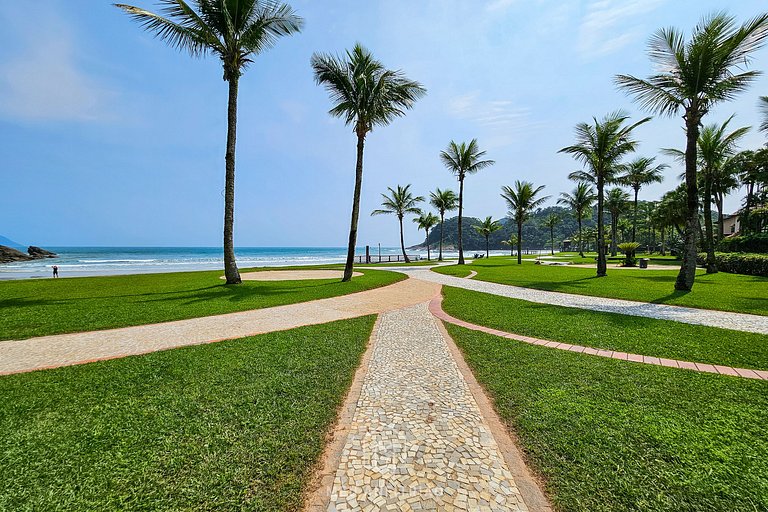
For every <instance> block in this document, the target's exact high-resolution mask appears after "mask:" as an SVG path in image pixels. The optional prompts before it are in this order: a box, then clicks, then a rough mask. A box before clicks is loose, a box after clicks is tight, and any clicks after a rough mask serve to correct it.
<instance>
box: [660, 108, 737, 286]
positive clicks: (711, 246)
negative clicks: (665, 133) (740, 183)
mask: <svg viewBox="0 0 768 512" xmlns="http://www.w3.org/2000/svg"><path fill="white" fill-rule="evenodd" d="M732 120H733V116H731V117H729V118H728V119H726V120H725V122H723V123H722V124H717V123H713V124H709V125H707V126H705V127H704V128H702V129H701V131H700V133H699V139H698V141H697V143H696V146H697V159H698V165H699V170H700V173H699V178H700V181H701V183H702V185H703V186H702V187H701V192H702V197H703V201H702V205H703V210H704V246H705V248H706V252H707V261H706V267H707V274H715V273H717V264H716V263H715V235H714V230H713V227H712V201H713V200H716V198H715V195H714V187H715V184H716V183H718V182H720V184H721V185H724V183H723V179H724V175H725V174H726V172H727V170H726V166H727V164H728V160H729V159H730V158H732V157H733V156H734V155H735V154H736V144H737V143H738V141H739V139H740V138H742V137H743V136H744V135H745V134H746V133H747V132H748V131H749V127H748V126H745V127H742V128H738V129H736V130H733V131H732V132H730V133H726V131H727V129H728V125H729V124H730V122H731V121H732ZM663 151H664V152H665V153H666V154H668V155H671V156H673V157H675V158H677V159H679V160H682V161H685V153H684V152H683V151H680V150H679V149H664V150H663ZM718 204H720V203H718ZM720 211H721V212H722V208H720ZM720 215H721V216H722V213H720ZM721 232H722V228H721Z"/></svg>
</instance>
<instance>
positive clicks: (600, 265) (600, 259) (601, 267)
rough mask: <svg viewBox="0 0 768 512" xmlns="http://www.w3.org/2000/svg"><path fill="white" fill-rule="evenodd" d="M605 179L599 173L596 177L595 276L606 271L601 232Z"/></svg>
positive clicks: (603, 239)
mask: <svg viewBox="0 0 768 512" xmlns="http://www.w3.org/2000/svg"><path fill="white" fill-rule="evenodd" d="M604 186H605V181H604V178H603V176H602V173H600V176H598V177H597V277H605V276H606V274H607V272H608V264H607V261H606V259H605V233H603V224H604V221H605V219H603V201H604V197H603V188H604Z"/></svg>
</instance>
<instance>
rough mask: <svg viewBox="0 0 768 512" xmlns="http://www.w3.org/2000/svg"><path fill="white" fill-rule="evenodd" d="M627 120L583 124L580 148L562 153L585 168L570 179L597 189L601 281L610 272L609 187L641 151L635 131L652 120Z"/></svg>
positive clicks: (618, 115)
mask: <svg viewBox="0 0 768 512" xmlns="http://www.w3.org/2000/svg"><path fill="white" fill-rule="evenodd" d="M627 119H629V117H628V116H627V114H625V113H624V112H621V111H617V112H613V113H611V114H608V115H607V116H605V117H604V118H603V119H602V120H598V119H597V118H592V120H593V121H594V124H589V123H579V124H577V125H576V144H574V145H572V146H567V147H564V148H563V149H561V150H560V153H568V154H570V155H571V156H573V157H574V158H575V159H576V160H577V161H579V162H581V163H582V164H584V167H585V170H583V171H575V172H572V173H571V174H570V175H569V176H568V178H570V179H572V180H575V181H586V182H589V183H592V184H594V185H595V187H596V188H597V277H603V276H605V275H606V274H607V270H608V264H607V261H606V258H605V238H604V237H605V231H604V229H603V212H604V206H605V205H604V203H605V185H606V184H610V183H614V182H615V181H616V174H617V172H618V171H619V169H620V168H621V163H620V162H621V159H622V158H624V156H626V155H627V154H629V153H631V152H633V151H634V150H635V148H636V147H637V141H636V140H635V139H633V138H632V131H633V130H634V129H635V128H636V127H638V126H639V125H641V124H643V123H647V122H648V121H650V120H651V118H650V117H646V118H644V119H641V120H640V121H638V122H636V123H634V124H628V125H625V124H624V123H625V121H627Z"/></svg>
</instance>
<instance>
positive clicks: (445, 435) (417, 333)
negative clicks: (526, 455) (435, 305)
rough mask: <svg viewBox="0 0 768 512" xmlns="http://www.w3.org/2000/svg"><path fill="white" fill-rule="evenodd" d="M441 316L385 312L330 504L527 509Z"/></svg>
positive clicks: (410, 310) (417, 309)
mask: <svg viewBox="0 0 768 512" xmlns="http://www.w3.org/2000/svg"><path fill="white" fill-rule="evenodd" d="M435 322H436V320H435V319H434V318H433V317H432V315H431V314H430V312H429V309H428V306H427V303H424V304H419V305H417V306H411V307H407V308H404V309H400V310H397V311H390V312H388V313H383V314H382V316H381V319H380V324H379V329H378V332H377V334H376V336H375V341H374V343H375V345H374V352H373V355H372V357H371V361H370V364H369V368H368V371H367V374H366V377H365V380H364V383H363V387H362V390H361V394H360V398H359V400H358V403H357V408H356V409H355V413H354V417H353V419H352V424H351V426H350V429H349V434H348V436H347V439H346V443H345V446H344V449H343V452H342V454H341V457H340V464H339V468H338V470H337V471H336V475H335V480H334V484H333V488H332V491H331V500H330V504H329V506H328V511H331V512H333V511H342V510H363V511H373V510H396V511H409V510H446V511H450V510H467V511H469V510H471V511H509V510H528V509H527V508H526V505H525V504H524V502H523V498H522V496H521V494H520V491H519V489H518V487H517V485H516V484H515V481H514V478H513V476H512V473H511V472H510V470H509V467H508V466H507V464H506V462H505V460H504V457H503V456H502V454H501V453H500V451H499V447H498V445H497V443H496V441H495V439H494V437H493V435H492V434H491V430H490V428H489V426H488V424H487V423H486V421H485V420H484V418H483V415H482V414H481V412H480V409H479V407H478V405H477V402H476V401H475V399H474V397H473V396H472V393H471V391H470V389H469V386H468V385H467V383H466V381H465V380H464V378H463V377H462V375H461V373H460V371H459V369H458V367H457V366H456V363H455V362H454V360H453V358H452V357H451V354H450V352H449V350H448V347H447V345H446V341H445V340H444V339H443V336H442V334H441V332H440V330H439V329H438V327H437V325H436V323H435Z"/></svg>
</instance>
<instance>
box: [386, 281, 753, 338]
mask: <svg viewBox="0 0 768 512" xmlns="http://www.w3.org/2000/svg"><path fill="white" fill-rule="evenodd" d="M400 271H401V272H405V273H407V274H408V275H410V276H411V277H414V278H416V279H418V280H421V281H428V282H431V283H437V284H441V285H445V286H454V287H456V288H464V289H466V290H471V291H475V292H482V293H489V294H491V295H499V296H501V297H510V298H513V299H521V300H527V301H529V302H538V303H540V304H552V305H555V306H565V307H569V308H580V309H589V310H592V311H603V312H607V313H619V314H622V315H632V316H642V317H646V318H657V319H660V320H672V321H675V322H683V323H687V324H696V325H706V326H709V327H719V328H721V329H732V330H735V331H745V332H754V333H757V334H768V316H760V315H749V314H745V313H731V312H727V311H715V310H709V309H695V308H687V307H682V306H669V305H666V304H652V303H648V302H635V301H631V300H623V299H610V298H605V297H594V296H591V295H576V294H572V293H561V292H551V291H546V290H536V289H533V288H522V287H519V286H512V285H507V284H498V283H489V282H487V281H478V280H476V279H466V278H461V277H453V276H446V275H444V274H438V273H437V272H432V271H429V270H422V269H414V268H410V269H401V270H400Z"/></svg>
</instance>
